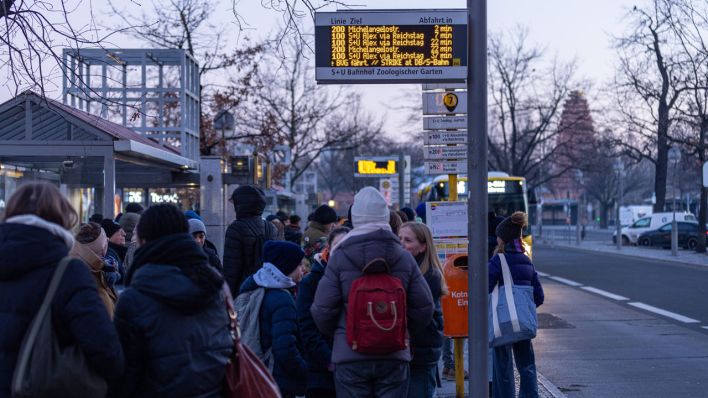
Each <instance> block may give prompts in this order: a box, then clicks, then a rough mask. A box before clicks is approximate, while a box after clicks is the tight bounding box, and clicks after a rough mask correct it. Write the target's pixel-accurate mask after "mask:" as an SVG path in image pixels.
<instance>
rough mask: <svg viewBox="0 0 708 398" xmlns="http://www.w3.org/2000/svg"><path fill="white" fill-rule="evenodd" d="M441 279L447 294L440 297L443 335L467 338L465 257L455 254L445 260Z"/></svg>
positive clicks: (467, 306)
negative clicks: (443, 281)
mask: <svg viewBox="0 0 708 398" xmlns="http://www.w3.org/2000/svg"><path fill="white" fill-rule="evenodd" d="M443 277H444V278H445V283H446V284H447V290H448V294H447V295H446V296H443V297H442V311H443V334H444V335H445V336H447V337H458V338H460V337H462V338H466V337H467V336H468V334H469V333H468V324H467V318H468V313H469V312H468V309H469V305H468V298H467V286H468V283H467V255H466V254H456V255H454V256H450V257H448V258H447V259H446V260H445V265H444V266H443Z"/></svg>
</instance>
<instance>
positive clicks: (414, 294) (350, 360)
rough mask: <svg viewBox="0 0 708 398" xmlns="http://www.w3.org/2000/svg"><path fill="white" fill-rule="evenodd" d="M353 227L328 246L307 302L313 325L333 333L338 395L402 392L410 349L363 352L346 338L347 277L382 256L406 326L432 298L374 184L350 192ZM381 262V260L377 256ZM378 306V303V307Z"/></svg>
mask: <svg viewBox="0 0 708 398" xmlns="http://www.w3.org/2000/svg"><path fill="white" fill-rule="evenodd" d="M351 214H352V223H353V225H354V229H353V230H352V232H350V233H348V234H347V235H346V236H345V237H344V238H343V239H342V240H341V241H340V242H339V243H338V244H337V245H335V247H334V248H333V249H332V252H331V255H330V258H329V263H328V264H327V268H326V269H325V274H324V276H323V277H322V280H321V281H320V284H319V286H318V287H317V292H316V293H315V299H314V302H313V304H312V307H311V313H312V317H313V319H314V321H315V323H316V324H317V328H318V329H319V330H320V331H321V332H322V333H323V334H325V335H328V336H334V338H333V347H332V363H333V364H334V366H333V368H334V380H335V388H336V390H337V397H339V398H349V397H352V398H354V397H356V398H360V397H373V396H377V397H385V398H388V397H396V398H400V397H405V396H406V395H407V392H408V378H409V377H410V369H409V364H408V363H409V362H410V360H411V353H410V349H409V348H408V346H407V345H406V346H405V348H403V349H396V350H393V351H390V352H388V353H386V354H377V355H374V354H367V353H362V352H360V351H359V350H357V349H356V348H357V347H356V344H355V345H354V347H352V346H350V345H349V343H348V341H347V311H346V309H347V305H348V301H349V293H350V292H349V291H350V289H351V286H352V283H353V282H354V281H355V280H356V279H358V278H359V277H361V276H362V275H363V270H364V267H365V266H367V264H373V263H377V262H378V261H376V260H378V259H383V260H384V261H385V263H386V264H387V266H388V273H389V274H390V275H392V276H394V277H395V278H398V279H399V280H400V282H401V285H402V287H403V289H404V290H405V292H406V314H407V323H408V329H409V331H411V332H413V331H417V330H419V329H421V328H425V327H426V326H427V325H428V324H429V323H430V321H431V319H432V316H433V308H434V304H433V298H432V295H431V293H430V288H429V287H428V284H427V282H426V281H425V279H424V278H423V277H422V275H421V273H420V269H419V268H418V263H417V262H416V261H415V259H414V258H413V256H412V255H411V254H410V253H408V252H407V251H406V250H404V249H403V247H402V246H401V243H400V241H399V239H398V237H397V236H396V235H394V234H393V232H391V227H390V226H389V223H388V220H389V209H388V206H387V204H386V200H385V199H384V198H383V196H381V194H380V193H379V191H378V190H377V189H375V188H373V187H366V188H364V189H362V190H361V191H359V193H357V194H356V196H355V197H354V204H353V205H352V209H351ZM379 263H380V262H379ZM377 311H378V308H377Z"/></svg>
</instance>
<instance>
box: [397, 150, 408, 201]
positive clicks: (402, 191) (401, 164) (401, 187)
mask: <svg viewBox="0 0 708 398" xmlns="http://www.w3.org/2000/svg"><path fill="white" fill-rule="evenodd" d="M396 171H397V172H398V209H399V210H400V209H402V208H404V207H406V173H405V171H406V157H405V155H403V154H400V155H398V167H396Z"/></svg>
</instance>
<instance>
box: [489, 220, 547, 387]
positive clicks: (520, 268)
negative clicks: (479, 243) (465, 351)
mask: <svg viewBox="0 0 708 398" xmlns="http://www.w3.org/2000/svg"><path fill="white" fill-rule="evenodd" d="M527 220H528V218H527V216H526V213H523V212H520V211H517V212H516V213H514V214H512V215H511V217H507V218H505V219H504V221H502V222H501V223H500V224H499V225H498V226H497V229H496V234H497V243H498V244H499V246H498V247H497V249H496V251H495V255H494V257H492V258H491V259H490V260H489V264H488V267H489V293H491V292H492V291H493V290H494V286H496V285H497V283H500V284H503V283H504V279H503V276H502V268H501V259H500V258H499V254H500V253H502V254H504V257H505V258H506V261H507V263H508V265H509V271H510V272H511V277H512V279H513V280H514V284H515V285H524V286H533V298H534V302H535V304H536V307H538V306H540V305H541V304H543V300H544V296H543V287H542V286H541V282H540V281H539V279H538V273H537V272H536V268H535V267H534V265H533V263H532V262H531V259H530V258H528V256H526V254H525V250H524V243H523V241H522V240H521V237H522V235H521V234H522V231H523V229H524V227H526V225H527V222H528V221H527ZM512 353H513V355H512ZM493 362H494V365H493V370H494V372H493V380H492V391H493V396H495V397H510V398H513V397H515V383H514V362H516V368H517V370H518V371H519V376H520V389H519V396H520V397H523V398H534V397H538V381H537V379H536V360H535V357H534V352H533V345H532V344H531V340H523V341H519V342H517V343H514V344H508V345H505V346H501V347H495V348H494V361H493Z"/></svg>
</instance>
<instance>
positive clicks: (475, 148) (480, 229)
mask: <svg viewBox="0 0 708 398" xmlns="http://www.w3.org/2000/svg"><path fill="white" fill-rule="evenodd" d="M467 12H468V24H469V26H470V31H469V39H468V41H467V46H468V51H467V53H468V54H469V65H470V67H469V69H468V70H467V92H468V93H469V101H468V102H467V116H468V119H467V133H468V139H467V141H468V142H469V144H468V145H469V146H468V148H467V151H468V152H467V153H468V155H467V159H468V162H467V186H468V189H467V192H468V195H469V199H468V201H467V206H468V212H467V214H468V215H469V223H468V228H469V232H468V234H467V236H469V238H470V243H469V246H468V256H469V257H468V264H469V269H468V270H469V271H471V272H469V285H468V286H469V289H470V291H469V292H468V295H469V297H470V306H469V313H470V316H469V350H470V353H469V369H470V378H469V396H470V397H487V396H489V392H488V385H487V367H488V366H487V354H488V352H489V337H488V335H487V333H488V330H487V327H488V321H487V312H488V311H489V309H488V308H487V302H488V294H487V292H488V289H489V286H488V280H489V275H488V274H487V272H488V271H487V241H486V239H484V237H486V236H487V0H474V1H473V0H467ZM471 187H474V189H469V188H471Z"/></svg>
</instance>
